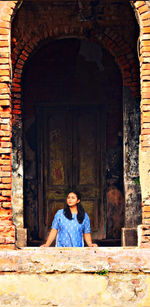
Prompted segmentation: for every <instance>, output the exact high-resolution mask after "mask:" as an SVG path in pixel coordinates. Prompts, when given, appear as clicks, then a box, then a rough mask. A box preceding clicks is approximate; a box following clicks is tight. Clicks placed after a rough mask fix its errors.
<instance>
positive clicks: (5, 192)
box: [2, 190, 12, 196]
mask: <svg viewBox="0 0 150 307" xmlns="http://www.w3.org/2000/svg"><path fill="white" fill-rule="evenodd" d="M11 194H12V192H11V190H2V196H11Z"/></svg>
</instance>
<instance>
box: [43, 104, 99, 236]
mask: <svg viewBox="0 0 150 307" xmlns="http://www.w3.org/2000/svg"><path fill="white" fill-rule="evenodd" d="M104 122H105V111H104V110H102V109H101V108H100V107H92V106H83V107H81V106H78V107H76V106H63V108H61V107H57V108H56V107H54V108H48V107H46V106H45V107H44V106H43V104H42V107H40V106H38V107H37V127H38V133H37V137H38V143H39V146H38V173H39V177H38V199H39V201H38V203H39V210H38V211H39V212H41V213H40V214H39V237H40V238H41V240H42V239H43V238H45V237H47V233H48V231H49V229H50V226H51V224H52V220H53V218H54V215H55V213H56V212H57V210H59V209H62V208H64V203H65V198H66V193H67V189H68V187H70V188H72V187H76V188H77V190H79V191H80V193H81V197H82V204H83V206H84V208H85V211H86V212H87V213H88V215H89V217H90V221H91V228H92V236H93V239H99V240H100V239H103V238H105V233H104V200H103V197H104V186H105V183H104V174H103V170H104V153H105V133H104V130H102V127H105V124H104ZM102 132H103V133H102ZM65 192H66V193H65ZM42 213H43V214H42Z"/></svg>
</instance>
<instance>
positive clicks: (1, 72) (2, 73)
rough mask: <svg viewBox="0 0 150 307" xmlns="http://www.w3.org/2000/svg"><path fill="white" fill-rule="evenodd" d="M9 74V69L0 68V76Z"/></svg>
mask: <svg viewBox="0 0 150 307" xmlns="http://www.w3.org/2000/svg"><path fill="white" fill-rule="evenodd" d="M9 75H10V71H9V69H8V70H7V69H0V76H9Z"/></svg>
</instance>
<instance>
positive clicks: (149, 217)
mask: <svg viewBox="0 0 150 307" xmlns="http://www.w3.org/2000/svg"><path fill="white" fill-rule="evenodd" d="M142 216H143V218H144V219H145V218H146V219H149V220H150V212H149V211H146V212H145V211H144V212H143V213H142Z"/></svg>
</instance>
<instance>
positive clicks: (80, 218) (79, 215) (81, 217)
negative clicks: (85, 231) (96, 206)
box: [63, 189, 85, 224]
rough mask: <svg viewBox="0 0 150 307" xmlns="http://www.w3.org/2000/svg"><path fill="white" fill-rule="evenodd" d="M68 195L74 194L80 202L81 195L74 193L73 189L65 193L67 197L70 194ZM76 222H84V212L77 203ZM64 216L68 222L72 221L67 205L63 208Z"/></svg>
mask: <svg viewBox="0 0 150 307" xmlns="http://www.w3.org/2000/svg"><path fill="white" fill-rule="evenodd" d="M70 193H74V194H76V196H77V199H80V200H81V194H80V193H79V192H78V191H76V190H75V189H70V191H68V193H67V196H68V195H69V194H70ZM77 211H78V213H77V220H78V222H79V223H80V224H82V222H83V220H84V217H85V211H84V208H83V207H82V205H81V202H79V203H77ZM63 212H64V215H65V217H66V218H67V219H68V220H72V213H71V211H70V207H69V206H68V204H66V205H65V208H64V211H63Z"/></svg>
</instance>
